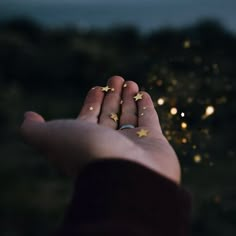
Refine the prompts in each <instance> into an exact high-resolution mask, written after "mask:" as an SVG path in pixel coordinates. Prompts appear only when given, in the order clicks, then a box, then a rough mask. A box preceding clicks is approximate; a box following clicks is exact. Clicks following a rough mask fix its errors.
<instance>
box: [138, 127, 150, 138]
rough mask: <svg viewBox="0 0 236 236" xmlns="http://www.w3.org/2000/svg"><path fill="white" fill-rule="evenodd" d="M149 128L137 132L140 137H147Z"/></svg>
mask: <svg viewBox="0 0 236 236" xmlns="http://www.w3.org/2000/svg"><path fill="white" fill-rule="evenodd" d="M148 132H149V131H148V130H146V129H141V130H139V131H138V132H137V133H136V134H137V135H138V137H139V138H142V137H147V136H148Z"/></svg>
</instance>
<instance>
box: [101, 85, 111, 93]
mask: <svg viewBox="0 0 236 236" xmlns="http://www.w3.org/2000/svg"><path fill="white" fill-rule="evenodd" d="M110 89H111V88H110V87H109V86H105V87H102V92H108V91H109V90H110Z"/></svg>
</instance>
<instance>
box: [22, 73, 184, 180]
mask: <svg viewBox="0 0 236 236" xmlns="http://www.w3.org/2000/svg"><path fill="white" fill-rule="evenodd" d="M107 85H108V86H109V88H111V89H109V91H108V92H104V91H102V87H95V88H93V89H91V90H90V91H89V92H88V94H87V97H86V99H85V102H84V105H83V107H82V109H81V112H80V114H79V116H78V118H76V119H71V120H53V121H48V122H46V121H45V120H44V118H43V117H42V116H41V115H39V114H37V113H35V112H27V113H26V114H25V120H24V122H23V124H22V126H21V131H22V134H23V136H24V137H25V139H26V141H27V142H28V143H30V144H31V145H32V146H34V147H35V148H37V149H39V150H41V151H43V153H45V154H46V155H47V156H48V158H49V159H50V160H53V161H55V162H56V164H57V165H60V166H61V167H62V169H64V170H65V171H67V172H68V173H76V174H77V173H78V171H79V170H80V169H81V168H83V167H84V166H86V165H87V164H88V163H90V162H92V161H95V160H99V159H106V158H108V159H113V158H114V159H117V158H119V159H124V160H129V161H133V162H136V163H139V164H141V165H143V166H145V167H147V168H149V169H151V170H153V171H155V172H157V173H159V174H161V175H163V176H165V177H167V178H169V179H170V180H172V181H174V182H176V183H180V165H179V162H178V159H177V156H176V154H175V152H174V150H173V149H172V147H171V146H170V144H169V143H168V141H167V140H166V138H165V137H164V135H163V134H162V131H161V127H160V123H159V120H158V115H157V113H156V111H155V108H154V105H153V102H152V99H151V97H150V96H149V94H148V93H146V92H141V94H142V98H141V99H140V100H138V101H135V99H134V96H135V95H136V94H137V93H138V92H139V88H138V85H137V84H136V83H135V82H132V81H128V82H125V81H124V79H123V78H121V77H119V76H114V77H112V78H111V79H109V80H108V84H107ZM121 100H122V101H123V103H122V105H121ZM112 114H113V119H112V118H111V115H112ZM115 114H119V115H118V117H119V120H118V121H116V116H115ZM126 124H130V125H133V126H135V127H136V128H132V129H123V130H119V128H120V127H121V126H122V125H126ZM140 131H144V132H143V136H142V133H141V134H140V133H139V132H140ZM139 136H142V137H139Z"/></svg>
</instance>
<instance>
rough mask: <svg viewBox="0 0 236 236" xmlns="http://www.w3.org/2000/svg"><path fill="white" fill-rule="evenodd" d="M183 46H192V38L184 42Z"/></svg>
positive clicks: (186, 47)
mask: <svg viewBox="0 0 236 236" xmlns="http://www.w3.org/2000/svg"><path fill="white" fill-rule="evenodd" d="M183 48H185V49H188V48H191V41H190V40H185V41H184V42H183Z"/></svg>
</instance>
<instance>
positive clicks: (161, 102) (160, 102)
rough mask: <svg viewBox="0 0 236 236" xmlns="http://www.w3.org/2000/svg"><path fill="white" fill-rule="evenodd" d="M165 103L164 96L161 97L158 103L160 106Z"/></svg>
mask: <svg viewBox="0 0 236 236" xmlns="http://www.w3.org/2000/svg"><path fill="white" fill-rule="evenodd" d="M164 103H165V100H164V99H163V98H159V99H158V100H157V104H158V105H159V106H162V105H164Z"/></svg>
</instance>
